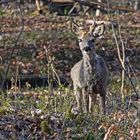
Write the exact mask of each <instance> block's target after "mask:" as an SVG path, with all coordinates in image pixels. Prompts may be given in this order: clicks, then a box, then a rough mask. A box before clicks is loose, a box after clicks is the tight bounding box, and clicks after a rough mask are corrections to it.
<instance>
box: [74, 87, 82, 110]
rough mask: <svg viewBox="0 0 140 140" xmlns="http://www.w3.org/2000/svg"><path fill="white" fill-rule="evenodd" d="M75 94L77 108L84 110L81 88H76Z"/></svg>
mask: <svg viewBox="0 0 140 140" xmlns="http://www.w3.org/2000/svg"><path fill="white" fill-rule="evenodd" d="M74 94H75V97H76V102H77V108H78V110H79V111H80V112H82V93H81V91H80V90H77V89H75V90H74Z"/></svg>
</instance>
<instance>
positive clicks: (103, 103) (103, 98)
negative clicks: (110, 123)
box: [100, 90, 106, 115]
mask: <svg viewBox="0 0 140 140" xmlns="http://www.w3.org/2000/svg"><path fill="white" fill-rule="evenodd" d="M105 101H106V92H105V90H102V91H101V92H100V105H101V113H102V114H104V115H105Z"/></svg>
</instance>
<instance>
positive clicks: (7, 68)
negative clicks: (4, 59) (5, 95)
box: [0, 3, 24, 90]
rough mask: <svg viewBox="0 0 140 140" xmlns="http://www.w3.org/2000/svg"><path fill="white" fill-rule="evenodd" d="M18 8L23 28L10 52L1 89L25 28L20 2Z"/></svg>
mask: <svg viewBox="0 0 140 140" xmlns="http://www.w3.org/2000/svg"><path fill="white" fill-rule="evenodd" d="M18 8H19V12H20V20H21V30H20V32H19V35H18V37H17V39H16V40H15V43H14V46H13V47H12V50H11V53H10V59H9V62H8V64H7V67H6V70H5V74H4V79H3V81H2V83H1V85H0V90H2V89H3V87H4V84H5V81H6V78H7V75H8V72H9V68H10V65H11V58H12V56H13V54H14V51H15V49H16V47H17V44H18V42H19V39H20V37H21V34H22V32H23V30H24V23H23V14H22V10H21V7H20V4H19V3H18Z"/></svg>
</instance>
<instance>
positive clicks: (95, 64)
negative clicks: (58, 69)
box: [71, 23, 108, 114]
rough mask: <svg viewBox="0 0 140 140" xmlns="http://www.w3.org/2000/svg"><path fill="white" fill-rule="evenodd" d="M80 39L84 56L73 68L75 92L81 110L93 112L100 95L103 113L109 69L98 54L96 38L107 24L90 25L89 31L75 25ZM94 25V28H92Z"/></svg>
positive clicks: (103, 112) (72, 76) (102, 111)
mask: <svg viewBox="0 0 140 140" xmlns="http://www.w3.org/2000/svg"><path fill="white" fill-rule="evenodd" d="M73 26H74V27H75V28H76V31H74V32H75V33H76V34H77V36H78V39H79V47H80V50H81V52H82V55H83V58H82V60H80V61H79V62H78V63H76V64H75V65H74V67H73V68H72V69H71V78H72V81H73V87H74V94H75V97H76V101H77V107H78V109H79V111H84V112H91V111H92V108H93V103H94V102H95V101H96V96H97V94H99V95H100V105H101V113H102V114H105V101H106V90H107V83H108V69H107V66H106V63H105V61H104V59H103V58H102V57H101V56H99V55H97V54H96V51H95V39H96V38H97V37H100V36H101V35H102V34H103V33H104V30H105V25H104V24H103V23H102V24H100V25H95V24H94V26H90V29H88V31H87V30H86V29H85V28H83V27H82V26H78V25H77V24H74V25H73ZM91 27H92V28H91Z"/></svg>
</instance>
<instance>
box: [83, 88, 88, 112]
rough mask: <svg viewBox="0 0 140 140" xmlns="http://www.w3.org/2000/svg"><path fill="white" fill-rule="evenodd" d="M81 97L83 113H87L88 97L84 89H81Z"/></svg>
mask: <svg viewBox="0 0 140 140" xmlns="http://www.w3.org/2000/svg"><path fill="white" fill-rule="evenodd" d="M82 97H83V100H82V101H83V111H84V112H85V113H86V112H87V111H88V106H89V97H88V93H87V91H86V90H85V89H82Z"/></svg>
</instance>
